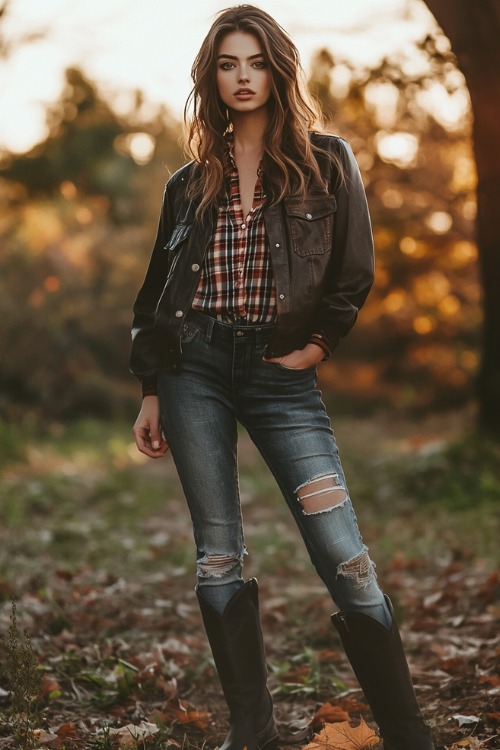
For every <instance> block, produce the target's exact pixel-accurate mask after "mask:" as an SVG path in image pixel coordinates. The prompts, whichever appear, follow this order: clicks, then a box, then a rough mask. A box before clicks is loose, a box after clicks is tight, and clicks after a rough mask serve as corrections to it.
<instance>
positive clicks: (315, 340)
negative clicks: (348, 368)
mask: <svg viewBox="0 0 500 750" xmlns="http://www.w3.org/2000/svg"><path fill="white" fill-rule="evenodd" d="M309 343H310V344H316V346H319V347H320V349H323V352H324V354H325V356H324V357H323V362H324V361H325V359H328V357H329V356H330V354H331V353H332V352H333V350H334V348H335V346H334V345H333V344H332V342H331V341H330V340H329V339H327V337H326V336H324V335H323V334H322V333H312V334H311V335H310V336H309Z"/></svg>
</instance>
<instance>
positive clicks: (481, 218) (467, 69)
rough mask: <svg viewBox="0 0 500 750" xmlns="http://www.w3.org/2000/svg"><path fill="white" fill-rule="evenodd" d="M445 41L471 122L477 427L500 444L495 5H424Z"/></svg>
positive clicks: (480, 0)
mask: <svg viewBox="0 0 500 750" xmlns="http://www.w3.org/2000/svg"><path fill="white" fill-rule="evenodd" d="M425 2H426V5H427V6H428V8H429V10H430V11H431V13H432V14H433V15H434V17H435V19H436V21H437V22H438V24H439V25H440V26H441V28H442V30H443V32H444V33H445V34H446V36H447V37H448V39H449V40H450V43H451V47H452V50H453V52H454V53H455V55H456V57H457V61H458V65H459V67H460V69H461V71H462V73H463V74H464V76H465V80H466V82H467V86H468V89H469V93H470V98H471V103H472V113H473V117H474V125H473V139H474V153H475V158H476V165H477V176H478V186H477V222H476V229H477V244H478V251H479V263H480V269H481V277H482V283H483V290H484V292H483V293H484V328H483V350H482V360H481V366H480V372H479V377H478V381H477V389H478V398H479V416H480V423H481V426H482V427H484V428H485V429H486V430H487V431H488V432H491V433H492V434H494V435H495V436H496V437H498V438H500V205H499V202H500V44H499V39H500V0H425Z"/></svg>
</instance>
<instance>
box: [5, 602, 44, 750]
mask: <svg viewBox="0 0 500 750" xmlns="http://www.w3.org/2000/svg"><path fill="white" fill-rule="evenodd" d="M1 645H2V647H3V649H4V651H5V672H6V676H7V679H8V684H9V687H10V693H11V696H12V702H11V712H10V714H11V722H12V724H13V726H14V732H15V737H16V739H17V741H18V742H19V743H20V747H23V748H30V747H34V746H35V744H36V743H35V738H34V734H33V731H34V729H35V728H36V726H37V721H38V718H39V711H38V707H37V701H38V700H39V698H40V673H39V669H38V661H37V659H36V656H35V654H34V653H33V647H32V644H31V639H30V636H29V634H28V632H27V631H26V630H24V631H20V630H19V628H18V624H17V604H16V600H15V599H14V598H12V605H11V614H10V626H9V629H8V631H7V634H6V635H5V636H2V638H1Z"/></svg>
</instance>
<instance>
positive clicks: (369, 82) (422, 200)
mask: <svg viewBox="0 0 500 750" xmlns="http://www.w3.org/2000/svg"><path fill="white" fill-rule="evenodd" d="M310 86H311V89H312V90H313V92H314V93H315V94H316V96H318V97H319V99H320V101H321V103H322V106H323V110H324V112H325V114H326V116H327V118H328V119H329V125H330V127H331V128H332V129H333V130H334V131H335V132H339V133H340V134H341V135H343V136H345V137H347V138H348V139H349V140H350V142H351V145H352V146H353V149H354V152H355V154H356V157H357V160H358V162H359V164H360V168H361V171H362V174H363V177H364V180H365V184H366V189H367V195H368V202H369V205H370V209H371V214H372V219H373V224H374V237H375V246H376V252H377V275H376V283H375V288H374V290H373V291H372V293H371V295H370V297H369V299H368V303H367V305H366V307H365V309H364V310H363V311H362V313H361V315H360V319H359V321H358V323H357V325H356V329H355V331H354V332H353V334H350V336H349V338H348V339H347V341H346V342H345V343H343V344H342V346H341V347H340V349H339V351H338V354H337V353H336V355H335V359H337V357H338V358H339V360H340V362H339V366H338V367H336V368H334V369H333V371H332V373H331V382H332V383H337V384H339V387H340V389H341V390H344V391H347V392H348V393H349V391H350V393H349V395H350V396H351V399H352V401H353V402H355V401H356V400H359V399H361V403H362V404H364V403H365V399H364V393H367V392H368V394H369V397H370V396H371V398H372V400H373V396H374V394H377V396H378V400H379V403H380V402H385V403H392V404H394V403H397V404H398V405H399V406H401V407H405V408H411V409H414V410H421V409H422V408H426V407H428V406H429V405H433V406H439V407H441V408H442V407H444V408H447V407H452V406H454V405H456V404H458V403H463V401H464V399H466V398H467V397H470V395H471V394H472V389H473V376H474V373H475V371H476V368H477V364H478V344H479V341H478V337H479V328H480V322H481V311H480V307H479V299H478V297H479V288H478V278H477V268H476V256H477V251H476V247H475V245H474V238H473V222H474V217H475V210H476V200H475V185H476V181H475V168H474V157H473V153H472V149H471V142H470V130H471V122H470V111H469V104H468V96H467V90H466V87H465V83H464V79H463V76H462V74H461V73H460V72H459V71H458V70H457V68H456V65H455V60H454V57H453V55H452V53H451V52H450V50H449V43H448V42H447V40H446V39H445V37H443V35H442V34H440V33H439V32H435V33H434V34H433V35H430V36H428V37H427V38H425V39H424V40H423V41H422V43H421V44H420V45H419V46H418V47H417V48H416V49H414V48H411V49H410V50H408V51H407V53H406V54H404V53H401V55H400V56H399V57H398V58H391V59H385V60H383V61H382V62H381V63H380V65H379V66H378V67H377V68H376V69H372V70H359V69H358V70H353V69H352V67H351V66H350V65H349V64H348V63H347V62H346V61H345V60H342V59H338V60H337V59H336V58H335V57H334V56H332V55H331V53H330V52H329V51H328V50H322V51H320V52H319V53H318V54H317V56H316V58H315V60H314V63H313V68H312V74H311V80H310ZM344 353H345V354H346V355H347V357H346V358H348V357H352V356H354V357H355V358H356V359H357V360H358V361H359V363H360V364H361V366H360V367H349V363H348V362H347V367H346V363H345V362H344V359H343V357H344ZM349 383H350V386H349Z"/></svg>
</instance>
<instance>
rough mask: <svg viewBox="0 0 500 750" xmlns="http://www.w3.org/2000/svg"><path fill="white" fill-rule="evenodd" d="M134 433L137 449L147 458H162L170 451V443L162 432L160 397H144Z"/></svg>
mask: <svg viewBox="0 0 500 750" xmlns="http://www.w3.org/2000/svg"><path fill="white" fill-rule="evenodd" d="M132 432H133V433H134V437H135V444H136V445H137V448H138V449H139V450H140V452H141V453H144V454H145V455H146V456H149V457H150V458H160V457H161V456H164V455H165V453H166V452H167V451H168V443H167V441H166V440H165V438H164V437H163V435H162V432H161V425H160V404H159V402H158V396H144V398H143V399H142V407H141V410H140V412H139V416H138V417H137V419H136V421H135V424H134V427H133V429H132Z"/></svg>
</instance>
